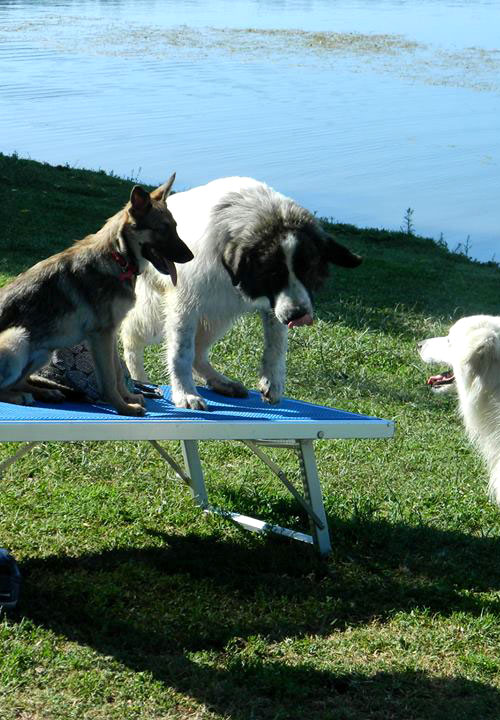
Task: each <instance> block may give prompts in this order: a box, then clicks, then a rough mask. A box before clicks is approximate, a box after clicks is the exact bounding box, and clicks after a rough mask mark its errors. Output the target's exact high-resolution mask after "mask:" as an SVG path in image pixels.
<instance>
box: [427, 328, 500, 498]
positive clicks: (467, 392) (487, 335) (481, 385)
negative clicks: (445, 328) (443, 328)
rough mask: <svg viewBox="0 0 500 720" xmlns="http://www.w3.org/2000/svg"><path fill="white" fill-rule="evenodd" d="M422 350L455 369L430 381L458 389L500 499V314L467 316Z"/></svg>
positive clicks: (467, 422)
mask: <svg viewBox="0 0 500 720" xmlns="http://www.w3.org/2000/svg"><path fill="white" fill-rule="evenodd" d="M419 353H420V357H421V358H422V360H424V362H426V363H443V364H445V365H447V366H448V367H449V368H451V370H452V372H445V373H443V374H439V375H433V376H432V377H431V378H429V380H428V381H427V382H428V384H429V385H431V386H432V388H433V390H436V391H439V392H443V391H447V390H450V389H452V388H456V390H457V392H458V398H459V403H460V412H461V414H462V417H463V420H464V424H465V427H466V430H467V433H468V435H469V437H470V439H471V440H472V441H473V442H474V443H475V444H476V445H477V447H478V448H479V450H480V451H481V453H482V455H483V456H484V458H485V460H486V463H487V466H488V470H489V475H490V481H489V491H490V495H491V497H492V498H493V499H494V500H495V501H496V502H497V503H498V504H500V317H494V316H491V315H472V316H470V317H464V318H462V319H461V320H458V322H456V323H455V324H454V325H452V327H451V328H450V330H449V333H448V335H447V336H446V337H435V338H430V339H428V340H424V341H423V342H422V343H420V345H419Z"/></svg>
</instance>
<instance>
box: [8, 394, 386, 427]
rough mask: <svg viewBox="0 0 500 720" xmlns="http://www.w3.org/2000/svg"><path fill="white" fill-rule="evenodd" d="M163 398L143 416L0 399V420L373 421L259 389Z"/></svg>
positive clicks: (101, 407)
mask: <svg viewBox="0 0 500 720" xmlns="http://www.w3.org/2000/svg"><path fill="white" fill-rule="evenodd" d="M162 390H163V392H164V397H163V399H147V400H146V415H145V416H144V417H139V418H135V417H128V416H124V415H118V413H117V412H116V410H114V409H113V408H112V407H110V406H108V405H93V404H90V403H62V404H53V405H49V404H47V403H37V404H36V405H32V406H20V405H11V404H9V403H0V425H1V424H9V425H11V424H17V423H20V424H21V423H22V424H25V423H30V424H32V423H33V424H39V423H40V424H47V423H49V424H56V423H57V424H59V423H63V424H71V423H79V424H80V423H92V424H95V423H107V422H109V421H112V422H113V423H117V422H118V423H141V424H145V423H146V424H147V423H152V422H155V423H157V422H159V421H160V422H169V421H170V422H175V423H178V422H185V421H195V422H197V423H200V422H201V423H206V424H212V423H218V422H224V423H228V422H229V423H241V422H245V423H249V422H250V423H251V422H256V423H257V422H258V423H263V422H264V423H322V422H325V421H326V422H332V421H342V422H349V421H359V420H363V421H365V422H366V421H373V422H374V423H380V422H382V421H381V420H380V419H379V418H374V417H370V416H366V415H359V414H357V413H351V412H345V411H343V410H336V409H334V408H328V407H323V406H321V405H313V404H311V403H307V402H302V401H300V400H292V399H290V398H284V399H283V400H282V401H281V402H280V403H279V404H278V405H269V404H267V403H264V402H263V401H262V399H261V397H260V393H258V392H256V391H251V392H250V393H249V396H248V397H247V398H227V397H224V396H222V395H219V394H217V393H215V392H213V391H211V390H208V389H207V388H198V390H199V393H200V395H201V396H202V397H203V398H205V400H206V401H207V404H208V411H198V410H185V409H183V408H176V407H175V406H174V405H173V404H172V402H171V400H170V388H169V387H163V388H162Z"/></svg>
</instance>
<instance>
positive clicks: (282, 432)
mask: <svg viewBox="0 0 500 720" xmlns="http://www.w3.org/2000/svg"><path fill="white" fill-rule="evenodd" d="M0 407H1V404H0ZM333 412H334V411H333ZM202 415H203V416H202V417H200V414H197V415H192V416H188V417H185V416H180V415H177V416H176V414H175V412H174V414H173V415H172V414H170V415H169V416H168V417H166V418H165V419H163V418H160V419H158V418H153V417H151V418H149V419H148V417H147V416H146V417H145V418H137V419H133V420H131V419H129V418H123V417H120V416H116V415H108V416H107V417H106V419H105V420H101V421H96V422H92V421H90V422H89V421H85V422H80V421H78V420H72V421H69V422H62V421H33V420H29V421H26V422H22V421H21V420H18V419H14V420H12V419H9V418H3V417H2V416H1V411H0V442H16V441H21V442H24V443H26V444H25V445H24V446H23V447H21V449H19V450H18V451H17V452H16V453H15V455H14V456H12V457H11V458H8V459H7V460H4V461H3V462H2V463H0V475H1V473H2V472H3V471H4V470H5V469H6V468H7V467H8V466H9V465H10V464H11V463H13V462H15V461H16V460H17V459H19V458H20V457H21V456H22V455H24V454H25V453H26V452H28V451H29V450H30V449H31V448H32V447H33V446H34V445H36V444H38V443H40V442H44V441H51V442H54V441H56V442H57V441H61V442H67V441H69V442H76V441H83V440H102V441H110V440H111V441H127V440H132V441H138V440H147V441H149V442H150V443H151V445H152V446H153V447H154V448H155V450H156V451H157V452H158V453H159V454H160V455H161V457H162V458H163V459H164V460H165V461H166V462H167V463H168V464H169V465H170V466H171V467H172V468H173V470H174V471H175V472H176V473H177V475H178V476H179V477H180V478H181V479H182V480H183V481H184V482H185V483H186V484H187V485H188V486H189V488H190V490H191V493H192V495H193V499H194V501H195V502H196V503H197V505H198V506H199V507H200V508H202V509H203V510H204V511H205V512H215V513H218V514H220V515H222V516H224V517H227V518H228V519H231V520H232V521H233V522H235V523H237V524H239V525H240V526H242V527H243V528H246V529H247V530H252V531H254V532H262V533H268V532H272V533H277V534H279V535H282V536H285V537H288V538H290V539H293V540H299V541H301V542H306V543H310V544H312V545H314V547H315V548H316V550H317V551H318V552H319V553H320V554H321V555H326V554H328V553H329V552H330V551H331V543H330V536H329V532H328V523H327V519H326V514H325V509H324V504H323V496H322V492H321V484H320V480H319V476H318V470H317V466H316V458H315V452H314V440H317V439H322V438H325V439H333V438H335V439H341V438H389V437H392V436H393V434H394V423H393V422H391V421H389V420H382V419H379V418H366V417H364V416H361V415H360V416H357V415H354V416H352V417H351V418H349V419H348V420H345V419H338V420H337V419H332V420H321V421H303V420H299V421H297V422H295V421H283V422H280V421H276V422H274V421H273V422H264V421H262V420H260V421H259V420H257V421H255V420H254V421H244V420H237V421H229V420H221V419H219V420H217V419H215V418H214V419H212V418H211V416H210V413H206V414H202ZM212 417H213V416H212ZM165 440H179V441H180V442H181V447H182V454H183V459H184V468H182V467H181V466H180V465H179V464H178V463H177V462H176V461H175V460H174V459H173V458H172V457H171V456H170V455H169V454H168V452H167V451H166V450H165V448H164V447H163V446H162V445H160V441H165ZM200 440H226V441H227V440H238V441H242V442H243V443H244V444H245V445H246V447H248V448H249V449H250V450H251V451H252V452H253V453H254V454H255V455H256V456H257V457H258V458H259V459H260V460H261V461H262V462H263V463H264V464H265V465H266V466H267V467H268V468H269V469H270V470H271V471H272V472H273V473H274V474H275V475H276V476H277V477H278V478H279V480H280V481H281V482H282V483H283V484H284V485H285V487H286V488H287V489H288V490H289V492H290V493H291V494H292V495H293V497H294V498H295V499H296V500H297V502H298V503H299V504H300V505H301V506H302V508H303V509H304V510H305V511H306V513H307V515H308V517H309V522H310V527H311V533H310V534H306V533H302V532H298V531H295V530H290V529H288V528H283V527H281V526H279V525H273V524H270V523H267V522H265V521H263V520H259V519H257V518H252V517H249V516H247V515H242V514H240V513H237V512H229V511H226V510H223V509H221V508H216V507H213V506H212V505H210V503H209V499H208V493H207V489H206V486H205V478H204V474H203V468H202V464H201V460H200V456H199V452H198V442H199V441H200ZM266 446H268V447H275V448H287V449H291V450H294V451H295V452H296V454H297V457H298V462H299V468H300V471H301V476H302V483H303V494H301V493H300V492H299V491H298V490H297V488H296V487H295V486H294V485H293V484H292V483H291V482H290V480H289V479H288V478H287V477H286V475H285V473H284V472H283V470H282V469H281V468H280V467H279V465H277V463H275V462H274V460H272V459H271V458H270V457H269V455H268V454H267V453H265V451H264V450H263V448H264V447H266Z"/></svg>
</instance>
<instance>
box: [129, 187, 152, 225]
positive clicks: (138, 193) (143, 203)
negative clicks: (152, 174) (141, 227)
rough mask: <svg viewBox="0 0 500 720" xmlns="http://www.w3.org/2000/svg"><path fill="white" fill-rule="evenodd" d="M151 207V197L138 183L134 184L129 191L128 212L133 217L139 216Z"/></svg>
mask: <svg viewBox="0 0 500 720" xmlns="http://www.w3.org/2000/svg"><path fill="white" fill-rule="evenodd" d="M150 208H151V197H150V195H149V193H148V192H147V191H146V190H144V188H142V187H141V186H140V185H134V187H133V188H132V192H131V193H130V213H131V215H132V217H134V218H136V219H137V218H141V217H144V215H145V214H146V213H147V212H148V210H149V209H150Z"/></svg>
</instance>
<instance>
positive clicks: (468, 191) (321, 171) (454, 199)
mask: <svg viewBox="0 0 500 720" xmlns="http://www.w3.org/2000/svg"><path fill="white" fill-rule="evenodd" d="M0 101H1V108H2V109H1V112H0V151H1V152H4V153H11V152H14V151H16V152H18V153H19V155H20V156H22V157H31V158H33V159H35V160H42V161H47V162H50V163H54V164H57V163H61V164H65V163H68V164H69V165H72V166H77V167H84V168H94V169H96V168H102V169H104V170H106V171H113V172H114V173H116V174H118V175H121V176H126V177H130V178H133V179H134V180H135V179H137V180H139V181H143V182H148V183H156V182H158V183H159V182H161V181H163V180H164V179H166V178H167V177H168V175H169V174H170V173H171V171H172V170H174V169H175V170H176V171H177V183H176V188H177V189H178V190H180V189H186V188H188V187H193V186H195V185H198V184H200V183H204V182H207V181H209V180H211V179H213V178H216V177H220V176H224V175H250V176H253V177H257V178H259V179H261V180H264V181H266V182H268V183H269V184H271V185H272V186H274V187H275V188H276V189H278V190H280V191H281V192H284V193H285V194H288V195H291V196H292V197H294V198H296V199H297V200H298V201H299V202H301V203H302V204H303V205H305V206H306V207H308V208H309V209H310V210H313V211H315V212H317V214H318V215H320V216H326V217H330V218H333V219H334V220H335V221H338V222H349V223H354V224H356V225H360V226H373V227H385V228H389V229H398V228H399V227H400V226H402V225H403V224H404V215H405V212H406V210H407V208H411V209H412V211H413V214H412V222H413V226H414V229H415V232H417V233H419V234H423V235H427V236H430V237H434V238H436V239H438V238H439V237H441V236H442V237H443V239H444V240H445V241H446V242H447V243H448V245H449V247H450V248H451V249H456V248H457V246H459V245H460V246H461V247H462V248H464V247H468V248H469V252H470V254H471V256H473V257H476V258H478V259H480V260H491V259H492V258H494V259H495V260H497V261H499V260H500V241H499V239H500V219H499V208H500V169H499V168H500V2H498V0H495V1H491V2H489V1H487V0H475V1H474V0H337V1H336V0H210V1H209V0H161V1H160V0H159V1H158V2H154V0H148V1H147V2H146V1H145V0H123V1H121V0H107V1H105V2H104V1H99V0H73V1H71V0H59V1H54V2H38V1H37V0H11V1H1V0H0Z"/></svg>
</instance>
